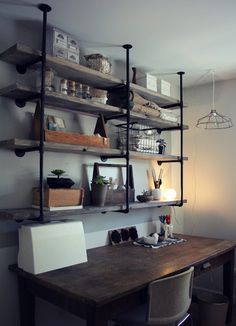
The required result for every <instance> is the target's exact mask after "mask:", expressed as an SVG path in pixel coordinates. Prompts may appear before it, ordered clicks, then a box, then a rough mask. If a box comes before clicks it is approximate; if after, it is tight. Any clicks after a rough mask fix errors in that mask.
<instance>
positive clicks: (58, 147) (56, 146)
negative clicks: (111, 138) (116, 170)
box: [0, 138, 187, 162]
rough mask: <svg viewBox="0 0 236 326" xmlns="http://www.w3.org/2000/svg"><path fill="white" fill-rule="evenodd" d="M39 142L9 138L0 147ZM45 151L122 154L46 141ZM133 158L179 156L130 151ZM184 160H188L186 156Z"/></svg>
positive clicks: (157, 159)
mask: <svg viewBox="0 0 236 326" xmlns="http://www.w3.org/2000/svg"><path fill="white" fill-rule="evenodd" d="M38 145H39V142H38V141H36V140H28V139H18V138H13V139H8V140H2V141H0V148H5V149H9V150H15V149H27V148H30V147H35V146H38ZM44 149H45V151H50V152H59V153H73V154H84V155H93V156H97V157H100V156H102V155H120V154H122V153H121V151H120V150H119V149H115V148H97V147H88V146H81V145H69V144H61V143H52V142H44ZM130 158H131V159H141V160H156V161H162V162H164V161H167V160H176V161H177V160H178V159H179V156H176V155H168V154H164V155H162V154H151V153H142V152H134V151H130ZM184 160H187V158H186V157H185V158H184Z"/></svg>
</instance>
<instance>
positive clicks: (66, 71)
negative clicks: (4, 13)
mask: <svg viewBox="0 0 236 326" xmlns="http://www.w3.org/2000/svg"><path fill="white" fill-rule="evenodd" d="M40 55H41V52H40V51H38V50H34V49H32V48H31V47H29V46H26V45H24V44H20V43H17V44H15V45H13V46H12V47H10V48H9V49H7V50H6V51H4V52H2V53H1V54H0V60H3V61H5V62H8V63H11V64H15V65H16V64H17V65H24V64H28V63H30V62H31V61H32V60H35V59H37V58H39V56H40ZM47 65H48V66H50V67H51V68H53V69H55V70H56V71H57V73H58V75H60V76H61V77H64V78H67V79H71V80H75V81H80V82H81V83H84V84H88V85H91V86H94V87H97V88H102V89H109V88H112V87H116V86H120V85H123V84H124V81H122V80H121V79H119V78H116V77H114V76H112V75H108V74H103V73H101V72H99V71H96V70H94V69H90V68H88V67H85V66H82V65H79V64H77V63H74V62H71V61H68V60H65V59H63V58H59V57H53V56H51V55H47ZM131 89H133V90H134V91H136V92H137V93H138V94H140V95H141V96H143V97H144V98H146V99H147V100H149V101H153V102H156V103H157V104H158V105H160V106H162V105H166V104H173V103H177V102H178V100H177V99H174V98H172V97H168V96H165V95H163V94H160V93H157V92H153V91H151V90H148V89H146V88H144V87H142V86H139V85H136V84H132V83H131Z"/></svg>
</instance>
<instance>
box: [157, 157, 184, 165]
mask: <svg viewBox="0 0 236 326" xmlns="http://www.w3.org/2000/svg"><path fill="white" fill-rule="evenodd" d="M179 162H181V158H178V159H177V160H165V161H157V163H158V165H161V164H163V163H179Z"/></svg>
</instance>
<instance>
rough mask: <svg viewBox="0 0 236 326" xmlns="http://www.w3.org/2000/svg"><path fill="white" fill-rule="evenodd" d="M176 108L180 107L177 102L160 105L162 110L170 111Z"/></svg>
mask: <svg viewBox="0 0 236 326" xmlns="http://www.w3.org/2000/svg"><path fill="white" fill-rule="evenodd" d="M177 106H180V103H179V102H176V103H173V104H166V105H162V106H161V107H162V108H163V109H170V108H175V107H177Z"/></svg>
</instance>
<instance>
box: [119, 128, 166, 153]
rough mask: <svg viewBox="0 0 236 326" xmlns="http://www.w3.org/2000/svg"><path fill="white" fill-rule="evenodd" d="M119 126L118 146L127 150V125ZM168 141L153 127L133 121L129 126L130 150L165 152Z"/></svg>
mask: <svg viewBox="0 0 236 326" xmlns="http://www.w3.org/2000/svg"><path fill="white" fill-rule="evenodd" d="M116 127H117V128H118V148H119V149H121V150H126V139H127V125H126V124H119V125H116ZM165 147H166V143H165V141H164V139H160V135H159V134H158V132H157V131H156V129H153V128H152V127H148V126H143V125H139V124H136V123H131V124H130V128H129V150H130V151H136V152H143V153H153V154H164V152H165Z"/></svg>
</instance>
